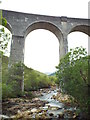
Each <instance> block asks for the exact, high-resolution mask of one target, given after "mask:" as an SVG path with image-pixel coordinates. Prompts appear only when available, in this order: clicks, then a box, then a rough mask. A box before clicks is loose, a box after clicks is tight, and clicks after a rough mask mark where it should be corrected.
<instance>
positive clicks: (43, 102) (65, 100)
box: [0, 87, 80, 120]
mask: <svg viewBox="0 0 90 120" xmlns="http://www.w3.org/2000/svg"><path fill="white" fill-rule="evenodd" d="M32 93H33V95H34V96H35V97H34V98H32V99H29V98H26V96H24V97H21V98H8V99H7V100H4V101H3V104H2V110H3V112H2V114H3V115H0V116H1V118H2V119H4V118H5V119H6V118H7V119H19V120H21V119H22V120H23V118H25V119H30V120H32V119H37V120H39V119H40V120H44V119H50V120H55V119H58V120H64V119H65V120H69V119H76V120H77V119H80V117H78V115H77V114H76V110H77V104H76V105H75V104H74V105H72V104H71V103H70V98H69V96H68V95H63V94H62V93H61V92H60V90H59V89H58V88H56V87H51V88H47V89H40V90H38V91H32Z"/></svg>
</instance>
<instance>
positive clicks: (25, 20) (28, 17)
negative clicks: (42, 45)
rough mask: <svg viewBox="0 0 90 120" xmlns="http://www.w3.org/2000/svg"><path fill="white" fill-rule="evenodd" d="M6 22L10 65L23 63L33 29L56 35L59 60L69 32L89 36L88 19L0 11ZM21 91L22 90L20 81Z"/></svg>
mask: <svg viewBox="0 0 90 120" xmlns="http://www.w3.org/2000/svg"><path fill="white" fill-rule="evenodd" d="M2 15H3V17H4V18H6V20H7V26H6V27H7V28H8V29H9V30H10V31H11V33H12V42H11V52H10V60H9V61H10V64H12V63H15V62H18V61H21V62H24V44H25V38H26V36H27V35H28V34H29V33H30V32H31V31H33V30H35V29H46V30H49V31H51V32H52V33H54V34H55V35H56V37H57V38H58V40H59V56H60V57H59V58H62V57H63V56H64V55H65V54H66V53H67V52H68V41H67V36H68V34H70V33H71V32H74V31H80V32H83V33H85V34H87V35H88V36H90V19H80V18H68V17H54V16H45V15H37V14H28V13H21V12H15V11H8V10H2ZM20 88H21V90H22V91H23V90H24V81H23V80H22V83H21V86H20Z"/></svg>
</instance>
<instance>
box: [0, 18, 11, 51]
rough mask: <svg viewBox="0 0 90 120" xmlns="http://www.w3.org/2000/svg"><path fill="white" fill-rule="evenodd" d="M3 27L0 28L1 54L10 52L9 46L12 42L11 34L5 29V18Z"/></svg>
mask: <svg viewBox="0 0 90 120" xmlns="http://www.w3.org/2000/svg"><path fill="white" fill-rule="evenodd" d="M2 25H3V26H1V28H0V52H1V53H6V52H7V51H8V49H7V46H8V43H9V41H10V34H9V33H6V32H5V27H4V26H6V25H7V21H6V19H5V18H2Z"/></svg>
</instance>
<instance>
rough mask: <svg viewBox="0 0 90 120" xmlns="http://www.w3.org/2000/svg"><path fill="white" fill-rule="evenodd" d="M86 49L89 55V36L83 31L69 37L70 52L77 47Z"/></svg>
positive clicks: (73, 33) (72, 33) (75, 32)
mask: <svg viewBox="0 0 90 120" xmlns="http://www.w3.org/2000/svg"><path fill="white" fill-rule="evenodd" d="M81 46H82V47H83V48H86V51H87V53H88V35H87V34H85V33H83V32H81V31H74V32H71V33H70V34H69V35H68V51H70V49H73V48H75V47H81Z"/></svg>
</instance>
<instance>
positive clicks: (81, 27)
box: [69, 25, 90, 36]
mask: <svg viewBox="0 0 90 120" xmlns="http://www.w3.org/2000/svg"><path fill="white" fill-rule="evenodd" d="M89 29H90V26H88V25H77V26H75V27H73V28H72V29H71V31H70V32H69V34H70V33H71V32H75V31H77V32H83V33H85V34H87V35H88V36H90V32H89Z"/></svg>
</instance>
